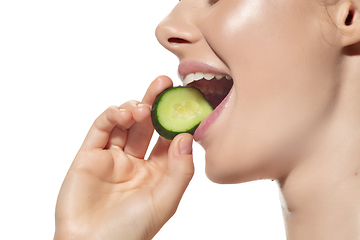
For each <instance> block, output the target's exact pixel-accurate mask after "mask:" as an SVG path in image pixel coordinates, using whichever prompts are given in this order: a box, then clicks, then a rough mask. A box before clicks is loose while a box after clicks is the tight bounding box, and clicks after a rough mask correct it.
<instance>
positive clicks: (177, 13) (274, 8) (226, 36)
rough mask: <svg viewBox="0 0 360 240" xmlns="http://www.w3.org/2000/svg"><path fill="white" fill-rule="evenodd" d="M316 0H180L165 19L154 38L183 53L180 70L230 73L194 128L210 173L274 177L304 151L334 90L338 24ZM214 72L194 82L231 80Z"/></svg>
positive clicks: (229, 178)
mask: <svg viewBox="0 0 360 240" xmlns="http://www.w3.org/2000/svg"><path fill="white" fill-rule="evenodd" d="M319 1H320V0H301V1H299V0H219V1H209V0H182V1H181V2H179V3H178V5H177V6H176V7H175V8H174V10H173V11H172V12H171V13H170V14H169V16H168V17H166V18H165V19H164V20H163V21H162V22H161V23H160V25H159V27H158V28H157V30H156V34H157V37H158V39H159V41H160V43H161V44H162V45H163V46H164V47H166V48H167V49H169V50H170V51H172V52H173V53H174V54H176V55H177V56H178V57H179V60H180V65H179V73H180V75H182V78H185V77H186V76H187V75H188V74H190V73H196V72H203V73H216V74H224V75H230V76H231V77H232V79H233V80H232V81H233V85H232V89H231V91H230V93H229V94H228V97H227V98H226V99H225V100H224V101H223V102H222V104H220V106H219V107H218V108H217V110H216V111H215V113H214V114H212V116H210V117H209V118H208V119H207V120H206V121H204V123H203V124H202V125H201V126H200V127H199V129H198V131H197V133H196V134H195V139H196V140H197V141H198V142H199V143H200V144H201V145H202V146H203V147H204V149H205V151H206V173H207V176H208V177H209V179H210V180H212V181H214V182H218V183H237V182H245V181H250V180H255V179H260V178H271V179H277V178H281V177H283V176H285V175H286V174H287V173H288V172H289V171H290V170H291V169H292V168H293V167H294V166H295V165H296V163H297V161H298V160H299V159H301V158H303V157H305V154H306V153H307V150H309V147H311V143H312V141H313V140H314V138H315V136H316V134H317V132H318V129H320V128H319V126H321V125H322V124H323V123H324V121H326V119H327V116H328V115H329V114H330V113H331V111H332V106H333V103H334V99H335V97H336V90H337V85H336V71H337V69H336V68H335V64H336V60H337V57H336V56H337V54H338V53H337V52H336V51H335V48H334V45H336V44H337V42H336V41H337V39H336V37H333V36H335V35H336V34H335V31H336V28H335V27H334V26H333V25H332V23H331V20H330V18H329V17H328V14H327V12H326V8H325V6H324V5H323V4H322V3H321V2H319ZM325 33H326V34H325ZM210 66H211V67H210ZM188 78H189V77H188ZM215 81H216V80H212V81H206V80H204V79H203V80H200V81H196V82H193V83H191V84H193V85H197V86H198V87H199V88H200V89H202V90H203V91H209V90H206V88H214V89H213V90H214V91H215V92H216V91H219V92H221V91H222V88H223V87H224V86H225V85H229V81H230V83H231V80H226V78H223V79H222V80H217V82H215ZM230 86H231V84H230ZM224 88H225V87H224ZM208 95H209V94H208Z"/></svg>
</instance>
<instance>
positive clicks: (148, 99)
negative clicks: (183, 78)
mask: <svg viewBox="0 0 360 240" xmlns="http://www.w3.org/2000/svg"><path fill="white" fill-rule="evenodd" d="M172 86H173V82H172V81H171V79H170V78H169V77H167V76H159V77H157V78H156V79H155V80H154V81H153V82H152V83H151V84H150V86H149V88H148V89H147V91H146V93H145V95H144V98H143V100H142V103H145V104H147V105H149V106H151V105H152V103H153V102H154V99H155V98H156V96H157V95H158V94H160V93H161V92H162V91H164V90H165V89H167V88H170V87H172Z"/></svg>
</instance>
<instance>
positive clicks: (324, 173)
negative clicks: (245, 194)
mask: <svg viewBox="0 0 360 240" xmlns="http://www.w3.org/2000/svg"><path fill="white" fill-rule="evenodd" d="M352 89H356V88H354V87H353V88H352ZM357 89H359V88H357ZM356 91H357V90H356ZM345 93H346V94H344V96H341V95H340V96H339V101H338V105H341V107H339V108H337V109H341V111H339V110H337V111H334V114H333V116H332V117H331V119H330V120H329V122H328V123H327V124H325V126H324V127H323V128H324V130H322V131H321V132H322V133H321V134H320V135H321V136H320V137H318V139H317V141H316V144H314V145H315V147H314V149H313V150H312V151H311V152H310V154H308V155H307V156H306V157H304V158H303V159H302V160H301V161H300V162H299V163H298V164H297V165H296V166H295V167H294V168H293V169H292V171H291V172H290V173H289V174H288V175H287V176H286V177H284V178H283V179H281V180H279V184H280V188H281V196H282V206H283V214H284V220H285V225H286V231H287V236H288V239H289V240H298V239H299V240H302V239H306V240H312V239H314V240H315V239H316V240H343V239H346V240H355V239H356V240H359V239H360V109H356V108H355V107H353V106H355V105H357V106H360V105H359V104H357V103H360V97H359V96H358V95H359V94H355V90H351V89H347V90H346V91H345ZM355 103H356V104H355Z"/></svg>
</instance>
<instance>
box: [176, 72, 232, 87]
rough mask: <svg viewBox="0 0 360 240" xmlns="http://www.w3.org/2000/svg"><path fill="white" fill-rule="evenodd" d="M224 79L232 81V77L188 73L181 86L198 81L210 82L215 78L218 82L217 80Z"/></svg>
mask: <svg viewBox="0 0 360 240" xmlns="http://www.w3.org/2000/svg"><path fill="white" fill-rule="evenodd" d="M224 77H225V78H226V79H229V80H230V79H232V77H231V76H230V75H224V74H214V73H202V72H197V73H190V74H188V75H187V76H186V77H185V78H184V80H183V85H184V86H186V85H188V84H189V83H192V82H194V81H198V80H200V79H206V80H211V79H213V78H216V79H217V80H219V79H222V78H224Z"/></svg>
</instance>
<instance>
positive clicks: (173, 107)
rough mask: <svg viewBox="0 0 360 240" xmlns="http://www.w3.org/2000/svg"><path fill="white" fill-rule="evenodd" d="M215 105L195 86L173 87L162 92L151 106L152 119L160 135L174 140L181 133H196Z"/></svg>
mask: <svg viewBox="0 0 360 240" xmlns="http://www.w3.org/2000/svg"><path fill="white" fill-rule="evenodd" d="M212 111H213V107H212V106H211V104H210V103H209V102H208V101H207V99H206V98H205V96H204V94H203V93H202V92H201V91H200V90H199V89H197V88H195V87H182V86H179V87H173V88H170V89H166V90H165V91H163V92H162V93H160V94H159V95H158V96H157V97H156V98H155V100H154V103H153V105H152V108H151V121H152V124H153V126H154V128H155V130H156V131H157V132H158V133H159V134H160V136H162V137H164V138H166V139H169V140H172V139H173V138H174V137H175V136H176V135H178V134H180V133H190V134H194V132H195V130H196V128H197V127H198V126H199V124H200V123H201V121H202V120H204V119H205V118H206V117H207V116H208V115H209V114H210V113H211V112H212Z"/></svg>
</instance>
